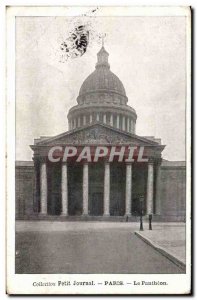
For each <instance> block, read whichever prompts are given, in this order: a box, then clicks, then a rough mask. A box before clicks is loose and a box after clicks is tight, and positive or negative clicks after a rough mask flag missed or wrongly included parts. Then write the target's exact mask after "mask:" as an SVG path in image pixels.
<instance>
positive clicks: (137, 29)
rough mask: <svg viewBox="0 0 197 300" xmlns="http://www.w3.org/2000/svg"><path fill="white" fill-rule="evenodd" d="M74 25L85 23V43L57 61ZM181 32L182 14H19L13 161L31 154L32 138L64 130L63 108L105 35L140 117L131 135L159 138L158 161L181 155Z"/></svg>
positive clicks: (183, 85)
mask: <svg viewBox="0 0 197 300" xmlns="http://www.w3.org/2000/svg"><path fill="white" fill-rule="evenodd" d="M75 22H82V23H84V24H85V25H86V26H88V28H89V29H90V31H91V35H90V44H89V46H88V48H87V52H86V53H85V54H84V55H83V56H81V57H78V58H75V59H68V60H67V61H63V62H62V61H61V59H60V51H59V49H60V44H61V42H62V41H63V40H64V39H65V38H67V35H68V32H69V31H70V30H72V28H73V25H74V24H75ZM185 30H186V29H185V18H184V17H91V18H81V19H77V20H76V19H73V18H72V17H17V18H16V159H17V160H31V159H32V154H33V153H32V150H31V149H30V147H29V145H30V144H33V139H34V138H37V137H39V136H41V135H46V136H53V135H56V134H59V133H62V132H64V131H67V130H68V122H67V113H68V110H69V108H71V107H72V106H73V105H76V98H77V96H78V93H79V89H80V87H81V85H82V83H83V81H84V80H85V79H86V77H87V76H88V75H89V74H90V73H91V72H92V71H94V68H95V63H96V59H97V57H96V54H97V52H98V51H99V49H100V40H99V38H98V35H99V34H103V33H106V34H107V37H106V39H105V48H106V50H107V51H108V52H109V63H110V66H111V71H112V72H114V73H115V74H116V75H117V76H118V77H119V78H120V80H121V81H122V82H123V84H124V87H125V90H126V94H127V96H128V105H130V106H132V107H133V108H134V109H135V110H136V113H137V116H138V118H137V126H136V134H138V135H142V136H155V137H157V138H161V139H162V143H163V144H165V145H166V148H165V150H164V151H163V158H165V159H169V160H185V101H186V96H185V93H186V73H185V72H186V69H185V38H186V36H185Z"/></svg>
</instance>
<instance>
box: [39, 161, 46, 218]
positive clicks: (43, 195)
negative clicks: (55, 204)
mask: <svg viewBox="0 0 197 300" xmlns="http://www.w3.org/2000/svg"><path fill="white" fill-rule="evenodd" d="M40 213H41V214H43V215H46V214H47V166H46V162H41V166H40Z"/></svg>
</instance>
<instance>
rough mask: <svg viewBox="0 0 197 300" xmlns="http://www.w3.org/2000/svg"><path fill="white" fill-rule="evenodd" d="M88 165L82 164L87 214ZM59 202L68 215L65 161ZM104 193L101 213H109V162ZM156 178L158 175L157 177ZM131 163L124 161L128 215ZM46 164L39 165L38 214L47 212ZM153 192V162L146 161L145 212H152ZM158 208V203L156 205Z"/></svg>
mask: <svg viewBox="0 0 197 300" xmlns="http://www.w3.org/2000/svg"><path fill="white" fill-rule="evenodd" d="M88 171H89V165H88V163H84V164H83V193H82V197H83V215H84V216H87V215H88V197H89V174H88ZM61 172H62V174H61V202H62V205H61V206H62V212H61V214H62V215H64V216H67V215H68V166H67V163H66V162H62V165H61ZM103 180H104V193H103V195H104V196H103V207H104V211H103V215H104V216H109V215H110V163H109V162H107V161H106V162H105V165H104V178H103ZM157 180H158V177H157ZM132 184H133V182H132V163H126V180H125V191H126V193H125V215H127V216H130V215H131V212H132ZM47 191H48V188H47V164H46V162H41V165H40V214H44V215H46V214H47V199H48V196H47ZM153 192H154V163H153V162H152V161H150V162H148V172H147V192H146V195H147V196H146V213H147V214H153ZM156 208H157V210H159V204H157V206H156Z"/></svg>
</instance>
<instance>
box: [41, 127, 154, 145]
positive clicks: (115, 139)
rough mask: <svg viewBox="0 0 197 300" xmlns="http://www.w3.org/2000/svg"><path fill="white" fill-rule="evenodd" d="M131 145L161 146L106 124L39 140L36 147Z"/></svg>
mask: <svg viewBox="0 0 197 300" xmlns="http://www.w3.org/2000/svg"><path fill="white" fill-rule="evenodd" d="M66 144H67V145H68V144H71V145H122V144H125V145H127V144H128V145H131V146H142V145H143V146H160V145H159V144H158V143H157V142H154V141H150V140H148V139H146V138H143V137H140V136H137V135H135V134H131V133H127V132H125V131H122V130H119V129H116V128H113V127H111V126H108V125H106V124H99V123H96V124H91V125H88V126H84V127H82V128H76V129H74V130H71V131H67V132H65V133H62V134H60V135H57V136H54V137H51V138H46V139H44V140H40V141H38V140H37V143H36V145H39V146H41V145H43V146H50V145H66Z"/></svg>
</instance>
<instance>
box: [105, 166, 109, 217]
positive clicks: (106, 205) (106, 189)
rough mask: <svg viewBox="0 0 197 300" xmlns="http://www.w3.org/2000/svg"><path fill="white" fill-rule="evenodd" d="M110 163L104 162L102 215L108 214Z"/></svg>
mask: <svg viewBox="0 0 197 300" xmlns="http://www.w3.org/2000/svg"><path fill="white" fill-rule="evenodd" d="M109 210H110V164H109V162H105V173H104V216H109V215H110V212H109Z"/></svg>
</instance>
